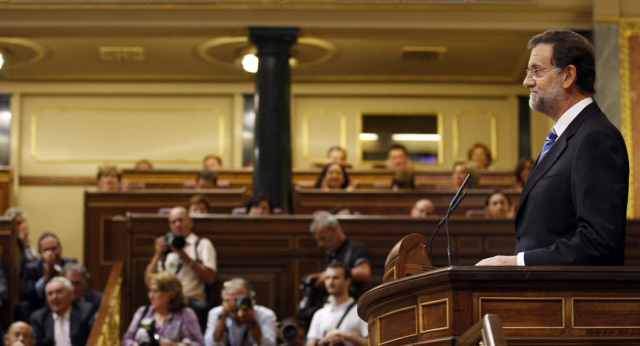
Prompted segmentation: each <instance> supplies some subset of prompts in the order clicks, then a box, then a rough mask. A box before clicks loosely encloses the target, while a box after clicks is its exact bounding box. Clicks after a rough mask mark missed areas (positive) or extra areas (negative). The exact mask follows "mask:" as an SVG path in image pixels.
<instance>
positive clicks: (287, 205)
mask: <svg viewBox="0 0 640 346" xmlns="http://www.w3.org/2000/svg"><path fill="white" fill-rule="evenodd" d="M297 37H298V29H297V28H249V39H250V40H251V42H252V43H253V44H254V45H255V46H256V48H257V49H258V54H257V55H258V59H259V60H260V63H259V67H258V72H257V74H256V93H255V109H256V125H255V145H254V170H253V193H254V194H258V193H264V194H266V195H267V196H269V198H270V199H271V201H272V202H273V204H274V206H275V207H279V208H282V210H283V211H284V213H286V214H288V213H289V212H290V210H291V116H290V111H291V106H290V104H291V68H290V67H289V58H290V56H291V53H290V52H291V46H292V45H293V44H294V43H295V42H296V40H297Z"/></svg>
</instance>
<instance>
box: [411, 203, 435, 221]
mask: <svg viewBox="0 0 640 346" xmlns="http://www.w3.org/2000/svg"><path fill="white" fill-rule="evenodd" d="M435 214H436V206H435V204H433V202H431V200H429V199H426V198H424V199H420V200H418V201H417V202H416V203H415V204H414V205H413V208H411V217H413V218H423V217H427V216H429V215H435Z"/></svg>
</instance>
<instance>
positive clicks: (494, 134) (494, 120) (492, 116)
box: [453, 110, 498, 162]
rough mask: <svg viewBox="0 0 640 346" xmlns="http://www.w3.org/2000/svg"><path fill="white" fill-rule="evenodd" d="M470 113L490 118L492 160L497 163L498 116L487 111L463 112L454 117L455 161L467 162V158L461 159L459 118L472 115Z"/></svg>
mask: <svg viewBox="0 0 640 346" xmlns="http://www.w3.org/2000/svg"><path fill="white" fill-rule="evenodd" d="M470 113H473V114H483V115H488V116H489V120H490V122H491V123H490V125H489V126H490V127H491V138H490V139H489V140H490V141H491V144H490V146H491V159H492V160H493V161H494V162H495V160H496V159H497V158H498V119H497V118H496V115H495V114H494V113H493V112H492V111H486V110H463V111H460V112H458V113H457V114H456V115H454V116H453V159H454V161H457V160H460V159H464V160H467V157H466V156H465V157H464V158H461V157H460V128H459V126H460V120H459V117H460V116H461V115H464V114H470Z"/></svg>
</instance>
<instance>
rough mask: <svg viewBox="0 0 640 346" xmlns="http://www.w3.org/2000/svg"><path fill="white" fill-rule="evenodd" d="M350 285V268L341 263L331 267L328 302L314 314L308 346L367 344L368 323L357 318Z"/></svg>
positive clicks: (326, 277)
mask: <svg viewBox="0 0 640 346" xmlns="http://www.w3.org/2000/svg"><path fill="white" fill-rule="evenodd" d="M350 285H351V273H350V269H349V267H348V266H345V265H344V264H342V263H339V262H333V263H331V264H329V266H328V267H327V269H326V270H325V273H324V286H325V289H326V291H327V292H328V293H329V301H328V303H327V305H325V306H324V307H323V308H322V309H320V310H318V311H316V313H315V314H314V315H313V319H312V320H311V327H310V328H309V331H308V332H307V346H316V345H345V346H351V345H358V346H366V345H368V341H367V337H368V334H369V332H368V328H367V322H365V321H363V320H361V319H360V317H358V312H357V310H358V309H357V306H356V301H355V300H354V299H353V298H352V297H351V296H349V286H350Z"/></svg>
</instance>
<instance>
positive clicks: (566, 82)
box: [562, 65, 578, 89]
mask: <svg viewBox="0 0 640 346" xmlns="http://www.w3.org/2000/svg"><path fill="white" fill-rule="evenodd" d="M577 81H578V70H577V69H576V67H575V66H574V65H569V66H567V67H565V69H564V71H562V86H563V87H564V88H565V89H567V88H569V87H571V85H573V84H575V83H576V82H577Z"/></svg>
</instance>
